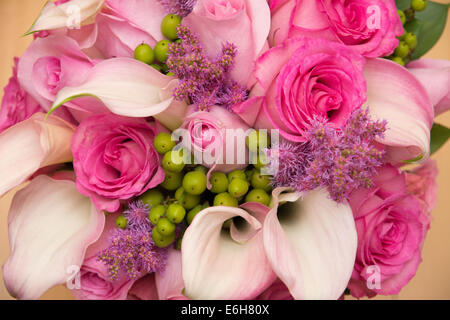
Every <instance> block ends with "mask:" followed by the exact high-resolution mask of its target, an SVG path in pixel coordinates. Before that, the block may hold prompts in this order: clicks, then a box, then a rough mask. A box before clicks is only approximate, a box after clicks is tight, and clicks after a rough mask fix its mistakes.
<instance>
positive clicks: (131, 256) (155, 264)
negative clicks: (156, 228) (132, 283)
mask: <svg viewBox="0 0 450 320" xmlns="http://www.w3.org/2000/svg"><path fill="white" fill-rule="evenodd" d="M148 214H149V208H148V206H147V205H146V204H144V203H143V202H142V201H136V202H131V203H130V205H129V208H128V209H127V210H126V211H124V213H123V215H124V217H125V218H126V219H127V220H128V223H127V227H126V228H125V229H123V230H122V229H119V228H114V229H113V230H112V231H111V234H110V238H109V241H110V246H109V247H108V248H106V249H105V250H103V251H101V252H99V253H98V255H97V257H98V259H99V260H100V261H102V262H103V263H105V264H106V265H107V266H108V272H109V276H110V278H111V279H112V280H115V279H117V277H118V275H119V273H120V272H125V273H126V274H127V275H128V277H129V278H130V279H132V280H134V279H137V278H138V277H139V275H141V274H142V273H152V272H160V271H163V270H164V268H165V266H166V260H167V249H164V248H158V247H157V246H156V245H155V243H154V242H153V239H152V230H153V225H152V224H151V223H150V221H149V220H148Z"/></svg>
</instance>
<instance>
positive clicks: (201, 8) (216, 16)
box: [183, 0, 270, 86]
mask: <svg viewBox="0 0 450 320" xmlns="http://www.w3.org/2000/svg"><path fill="white" fill-rule="evenodd" d="M183 25H186V26H187V27H189V28H190V29H191V30H192V31H193V32H194V33H196V34H197V35H198V36H199V39H200V42H201V43H202V44H203V45H204V47H205V50H206V52H207V54H209V55H210V56H211V57H216V56H217V55H218V54H219V52H220V51H221V49H222V44H223V43H225V42H230V43H233V44H234V45H235V46H236V47H237V51H238V54H237V56H236V58H235V63H234V67H233V69H232V70H231V76H232V78H233V79H234V80H235V81H237V82H238V83H239V84H241V85H243V86H245V85H250V84H251V83H252V82H253V81H252V79H251V73H252V70H253V66H254V62H255V60H256V58H257V57H258V56H259V55H260V53H261V52H262V51H263V50H264V48H265V47H266V46H267V36H268V34H269V29H270V10H269V6H268V4H267V2H266V1H261V0H198V1H197V3H196V5H195V7H194V9H193V11H192V13H191V14H190V15H188V16H187V17H186V18H185V19H184V20H183ZM243 35H245V36H243Z"/></svg>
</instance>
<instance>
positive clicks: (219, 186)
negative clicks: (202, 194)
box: [209, 171, 228, 193]
mask: <svg viewBox="0 0 450 320" xmlns="http://www.w3.org/2000/svg"><path fill="white" fill-rule="evenodd" d="M209 182H210V183H211V190H210V191H211V192H212V193H222V192H225V191H227V190H228V178H227V175H226V174H225V173H223V172H219V171H216V172H213V173H212V174H211V177H210V178H209Z"/></svg>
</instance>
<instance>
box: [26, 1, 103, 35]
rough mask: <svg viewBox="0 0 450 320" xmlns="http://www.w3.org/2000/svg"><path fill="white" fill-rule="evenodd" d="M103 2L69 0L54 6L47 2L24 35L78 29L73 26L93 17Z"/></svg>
mask: <svg viewBox="0 0 450 320" xmlns="http://www.w3.org/2000/svg"><path fill="white" fill-rule="evenodd" d="M104 2H105V0H71V1H68V2H66V3H62V4H59V5H56V4H55V3H54V2H52V1H48V2H47V3H46V5H45V6H44V8H43V9H42V11H41V13H40V15H39V17H38V18H37V20H36V21H35V22H34V24H33V25H32V26H31V28H30V29H29V30H28V31H27V33H26V35H28V34H31V33H34V32H37V31H43V30H54V29H59V28H66V27H67V28H70V27H72V28H73V27H79V26H77V25H75V24H77V23H82V22H85V21H86V20H88V19H89V18H90V17H92V16H94V15H95V14H96V13H97V12H98V11H99V10H100V9H101V7H102V6H103V3H104Z"/></svg>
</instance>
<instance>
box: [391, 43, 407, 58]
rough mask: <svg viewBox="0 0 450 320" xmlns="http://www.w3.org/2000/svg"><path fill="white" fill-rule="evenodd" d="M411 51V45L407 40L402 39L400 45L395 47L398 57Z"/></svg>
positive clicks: (402, 56) (404, 55)
mask: <svg viewBox="0 0 450 320" xmlns="http://www.w3.org/2000/svg"><path fill="white" fill-rule="evenodd" d="M408 53H409V46H408V45H407V44H406V42H405V41H400V43H399V44H398V47H397V48H395V51H394V54H395V56H396V57H400V58H404V57H406V56H407V55H408Z"/></svg>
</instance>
